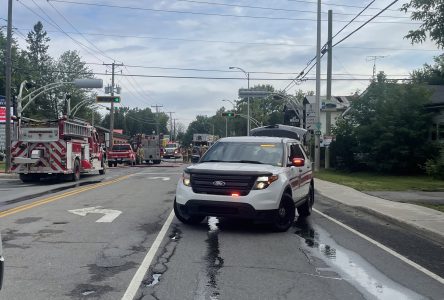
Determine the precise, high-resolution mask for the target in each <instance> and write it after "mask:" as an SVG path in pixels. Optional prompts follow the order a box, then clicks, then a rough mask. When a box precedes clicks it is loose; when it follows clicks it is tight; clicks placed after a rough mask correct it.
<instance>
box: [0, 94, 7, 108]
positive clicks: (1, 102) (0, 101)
mask: <svg viewBox="0 0 444 300" xmlns="http://www.w3.org/2000/svg"><path fill="white" fill-rule="evenodd" d="M0 106H6V97H5V96H1V95H0Z"/></svg>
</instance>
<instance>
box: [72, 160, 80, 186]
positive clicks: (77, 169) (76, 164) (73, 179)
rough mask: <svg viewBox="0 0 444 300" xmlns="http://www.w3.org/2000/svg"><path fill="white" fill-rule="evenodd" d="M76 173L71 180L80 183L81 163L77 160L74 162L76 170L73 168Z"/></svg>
mask: <svg viewBox="0 0 444 300" xmlns="http://www.w3.org/2000/svg"><path fill="white" fill-rule="evenodd" d="M73 171H74V173H72V175H71V176H72V177H71V180H72V181H79V180H80V162H79V160H78V159H76V160H75V162H74V168H73Z"/></svg>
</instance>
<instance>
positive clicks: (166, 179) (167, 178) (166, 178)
mask: <svg viewBox="0 0 444 300" xmlns="http://www.w3.org/2000/svg"><path fill="white" fill-rule="evenodd" d="M148 179H162V180H163V181H168V180H170V177H148Z"/></svg>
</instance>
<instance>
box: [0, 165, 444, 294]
mask: <svg viewBox="0 0 444 300" xmlns="http://www.w3.org/2000/svg"><path fill="white" fill-rule="evenodd" d="M181 171H182V170H181V168H180V167H171V168H164V169H162V168H147V167H144V168H137V167H136V168H116V169H114V168H113V169H111V170H110V172H109V173H108V174H107V176H109V177H107V178H116V177H118V176H122V175H125V174H133V175H132V176H131V177H129V178H127V179H125V180H122V181H119V182H116V183H115V184H112V185H109V186H106V187H100V188H97V189H93V190H88V191H86V192H84V193H80V194H78V195H74V196H68V197H66V198H64V199H61V200H59V201H56V202H51V203H49V204H45V205H42V206H39V207H35V208H30V209H29V210H25V211H22V212H18V213H17V214H13V215H10V216H7V217H3V218H1V220H0V222H1V232H2V237H3V239H4V245H3V246H4V254H5V256H6V261H7V264H6V266H7V268H6V271H7V277H6V281H5V285H4V290H2V291H1V294H0V298H1V299H3V298H2V297H4V299H25V300H26V299H33V300H34V299H36V300H40V299H120V298H121V297H122V296H123V294H124V292H125V290H126V289H127V287H128V285H129V283H130V281H131V279H132V278H133V276H134V274H135V273H136V270H137V269H138V267H139V265H140V263H141V262H142V260H143V259H144V257H145V255H146V253H147V251H149V249H151V247H152V245H153V242H154V240H155V238H156V236H157V234H158V233H159V231H160V230H161V228H162V226H163V224H164V222H165V220H166V218H167V216H168V215H169V214H170V212H171V209H172V203H173V200H174V194H175V186H176V182H177V180H178V178H179V177H180V174H181ZM85 179H87V180H85V181H82V182H80V183H79V184H80V185H81V184H86V185H88V184H89V185H92V184H93V183H94V182H97V181H99V180H109V179H101V178H100V176H91V178H85ZM10 185H11V186H14V185H18V183H14V182H12V183H10ZM69 185H71V186H70V187H69ZM4 186H5V187H6V188H11V186H8V185H7V184H6V185H4ZM33 186H34V185H33ZM41 186H42V188H46V189H47V190H46V191H45V192H47V193H49V194H44V195H40V196H36V198H30V199H27V200H23V201H22V202H7V201H10V200H5V201H3V202H1V201H0V205H1V204H2V203H3V205H4V206H3V207H2V208H0V210H4V209H5V208H7V207H14V206H15V205H19V204H23V203H27V202H32V201H34V200H37V199H44V198H45V197H48V196H51V195H53V193H54V191H53V192H49V190H54V189H59V188H66V189H68V190H73V191H74V190H76V189H79V188H80V187H72V183H68V184H67V185H66V186H58V185H57V183H55V184H53V185H51V184H48V185H46V184H42V185H41ZM48 187H50V188H49V189H48ZM51 187H52V189H51ZM26 189H32V187H26ZM34 189H35V186H34ZM15 195H16V196H17V194H15ZM16 199H18V198H16ZM316 199H317V202H316V208H317V209H318V210H319V211H322V212H323V213H325V214H327V215H329V216H331V217H333V218H335V219H337V220H339V221H341V222H343V223H345V224H347V225H348V226H351V227H352V228H355V229H356V230H358V231H360V232H362V233H364V234H365V235H367V236H369V237H370V238H373V239H375V240H377V241H379V242H380V243H382V244H384V245H387V246H388V247H390V248H391V249H393V250H395V251H396V252H398V253H400V254H401V255H403V256H405V257H408V258H409V259H411V260H413V261H414V262H416V263H418V264H420V265H421V266H423V267H425V268H427V269H429V270H431V271H432V272H435V273H436V274H439V275H440V276H444V274H443V273H444V255H443V253H444V245H440V244H437V243H435V242H433V241H431V240H429V239H427V238H426V237H423V236H419V235H417V234H416V233H412V232H409V230H407V229H405V228H401V227H399V226H398V225H395V224H391V223H389V222H387V221H385V220H380V219H377V218H376V217H374V216H372V215H369V214H367V213H366V212H365V211H360V210H358V209H356V208H351V207H347V206H345V205H341V204H338V203H336V202H334V201H331V200H329V199H326V198H323V197H322V196H319V195H317V196H316ZM12 200H14V199H12ZM89 207H102V208H105V209H111V210H118V211H121V214H120V215H119V216H118V217H117V218H116V219H115V220H114V221H112V222H110V223H97V222H96V221H97V219H98V218H100V217H101V215H97V214H88V215H86V216H79V215H74V214H72V213H69V210H73V209H79V208H89ZM443 290H444V286H443V285H442V284H440V283H438V282H437V281H436V280H434V279H432V278H430V277H428V276H427V275H425V274H424V273H422V272H420V271H418V270H417V269H415V268H413V267H411V266H409V265H407V264H406V263H404V262H403V261H401V260H400V259H398V258H396V257H394V256H393V255H391V254H389V253H387V252H385V251H384V250H382V249H380V248H378V247H377V246H375V245H374V244H372V243H371V242H369V241H367V240H364V239H362V238H361V237H359V236H357V235H356V234H354V233H353V232H350V231H348V230H346V229H344V228H343V227H340V226H338V225H337V224H335V223H333V222H332V221H330V220H328V219H326V218H324V217H322V216H321V215H319V214H317V213H313V215H312V216H310V217H309V218H307V219H297V220H296V222H295V223H294V226H293V227H292V228H291V229H290V230H289V231H288V232H285V233H276V232H273V231H272V230H271V229H270V227H269V226H267V225H266V224H254V223H253V222H248V221H241V220H230V219H223V218H215V217H209V218H207V219H206V220H205V221H204V222H202V223H201V224H199V225H196V226H187V225H184V224H182V223H180V222H179V221H178V220H176V219H174V221H173V223H172V224H171V225H170V227H169V229H168V231H167V234H166V236H165V238H164V239H163V240H162V243H161V245H160V248H159V250H158V251H157V253H156V255H155V257H154V259H153V261H152V262H151V264H150V267H149V270H148V272H147V273H146V274H145V276H144V280H143V282H142V284H141V286H140V289H139V291H138V293H137V296H136V297H135V298H134V299H323V300H324V299H341V300H342V299H442V291H443Z"/></svg>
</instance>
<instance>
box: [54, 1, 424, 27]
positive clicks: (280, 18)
mask: <svg viewBox="0 0 444 300" xmlns="http://www.w3.org/2000/svg"><path fill="white" fill-rule="evenodd" d="M47 1H52V2H59V3H68V4H75V5H85V6H96V7H107V8H119V9H129V10H138V11H152V12H162V13H173V14H189V15H203V16H212V17H214V16H217V17H232V18H248V19H265V20H279V21H316V19H308V18H288V17H283V16H281V17H270V16H251V15H233V14H221V13H209V12H196V11H183V10H169V9H156V8H147V7H134V6H121V5H111V4H104V3H87V2H78V1H69V0H47ZM335 22H344V23H347V22H349V21H348V20H337V21H335ZM357 22H361V21H357ZM375 23H397V24H409V25H412V24H421V23H415V22H395V21H387V22H375Z"/></svg>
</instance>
